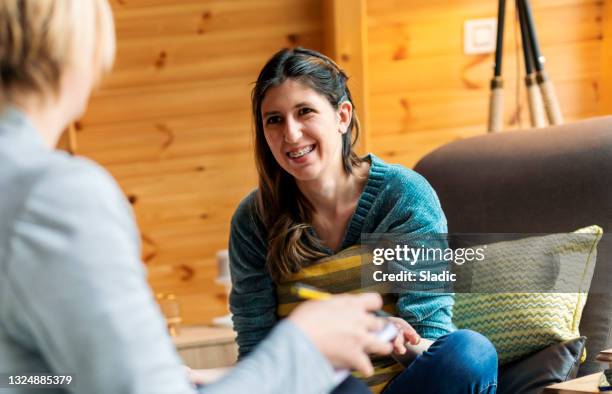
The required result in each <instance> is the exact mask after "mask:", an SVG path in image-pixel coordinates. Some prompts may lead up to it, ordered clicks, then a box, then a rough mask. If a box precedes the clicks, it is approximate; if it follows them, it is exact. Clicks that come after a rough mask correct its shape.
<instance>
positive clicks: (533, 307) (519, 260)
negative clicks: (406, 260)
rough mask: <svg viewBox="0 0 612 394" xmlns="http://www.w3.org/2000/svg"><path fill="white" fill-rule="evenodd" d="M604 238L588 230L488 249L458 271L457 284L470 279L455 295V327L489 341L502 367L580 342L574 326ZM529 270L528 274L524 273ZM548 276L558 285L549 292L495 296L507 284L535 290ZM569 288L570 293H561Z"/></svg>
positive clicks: (599, 232) (597, 231)
mask: <svg viewBox="0 0 612 394" xmlns="http://www.w3.org/2000/svg"><path fill="white" fill-rule="evenodd" d="M602 233H603V231H602V229H601V228H600V227H598V226H590V227H586V228H583V229H580V230H577V231H576V232H574V233H571V234H551V235H546V236H540V237H530V238H525V239H521V240H518V241H507V242H499V243H494V244H489V245H487V248H486V253H485V255H486V259H485V261H483V262H482V263H473V262H472V263H466V264H465V265H464V266H461V267H456V268H457V271H459V272H458V280H459V281H461V280H465V278H469V279H468V280H466V281H465V282H467V286H466V283H458V286H459V287H461V288H462V292H458V293H457V294H456V298H455V306H454V310H453V322H454V323H455V325H456V326H457V327H459V328H469V329H472V330H474V331H477V332H480V333H481V334H483V335H485V336H486V337H487V338H489V340H490V341H491V342H492V343H493V344H494V345H495V347H496V349H497V352H498V356H499V362H500V364H505V363H508V362H510V361H513V360H516V359H519V358H521V357H523V356H525V355H527V354H530V353H533V352H536V351H538V350H540V349H543V348H545V347H547V346H549V345H551V344H553V343H556V342H561V341H565V340H568V339H573V338H577V337H579V336H580V334H579V332H578V326H579V324H580V317H581V315H582V310H583V308H584V304H585V303H586V298H587V294H588V290H589V287H590V283H591V278H592V276H593V270H594V267H595V259H596V253H597V252H596V248H597V243H598V242H599V240H600V239H601V236H602ZM575 234H580V235H575ZM475 248H476V247H475ZM527 265H529V267H530V268H529V273H526V272H525V271H526V270H525V267H526V266H527ZM551 273H552V275H551ZM551 276H555V277H556V281H557V282H562V283H561V284H558V283H557V285H558V287H553V288H552V290H551V289H549V291H547V292H531V291H533V290H524V292H512V293H510V292H506V293H500V292H499V290H498V289H500V288H503V289H508V288H509V287H508V284H509V283H512V284H513V285H514V284H516V285H517V286H516V288H517V289H521V285H524V286H523V287H522V288H523V289H527V288H529V289H532V288H533V289H536V288H538V287H537V281H538V280H542V278H544V280H548V279H547V278H550V277H551ZM560 277H562V278H563V280H561V281H560V280H559V278H560ZM510 287H512V286H510ZM570 288H571V289H574V290H573V292H561V291H562V290H563V289H570ZM557 290H559V292H556V291H557ZM504 291H505V290H504ZM525 291H530V292H525Z"/></svg>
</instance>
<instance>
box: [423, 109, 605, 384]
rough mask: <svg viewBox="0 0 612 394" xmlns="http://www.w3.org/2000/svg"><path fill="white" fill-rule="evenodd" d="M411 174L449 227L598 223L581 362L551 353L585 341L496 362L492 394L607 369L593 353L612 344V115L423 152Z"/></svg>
mask: <svg viewBox="0 0 612 394" xmlns="http://www.w3.org/2000/svg"><path fill="white" fill-rule="evenodd" d="M415 170H416V171H417V172H419V173H420V174H422V175H423V176H424V177H425V178H426V179H427V180H428V181H429V182H430V183H431V185H432V186H433V188H434V189H435V190H436V192H437V193H438V196H439V198H440V201H441V204H442V208H443V210H444V212H445V213H446V216H447V219H448V228H449V233H564V232H565V233H567V232H571V231H573V230H576V229H578V228H581V227H586V226H589V225H592V224H597V225H599V226H600V227H602V228H603V231H604V235H603V238H602V240H601V242H600V244H599V247H598V251H597V261H596V267H595V271H594V276H593V280H592V283H591V287H590V291H589V295H588V299H587V303H586V306H585V309H584V311H583V314H582V319H581V321H580V326H579V327H580V335H582V336H584V337H586V349H587V359H586V361H585V362H584V363H582V364H579V363H576V366H575V367H574V368H572V369H571V371H558V369H559V368H560V365H561V364H560V361H556V358H562V357H564V355H565V356H567V354H566V353H568V352H580V353H581V352H582V347H581V346H582V344H583V343H584V342H583V341H584V339H582V340H581V339H577V340H576V341H573V343H568V344H558V345H552V346H550V347H549V348H546V349H543V350H542V351H541V352H539V354H533V355H530V356H529V357H525V359H524V360H519V361H517V362H515V363H513V364H512V365H511V366H504V367H502V368H500V375H499V387H498V391H499V392H501V393H505V392H508V393H510V392H528V393H532V392H533V393H537V392H540V391H541V389H542V388H543V387H545V386H546V385H548V384H552V383H555V382H559V381H563V380H566V379H569V378H573V377H574V376H576V375H578V376H583V375H586V374H590V373H594V372H597V371H601V370H603V369H604V367H605V365H604V364H602V363H599V362H597V361H596V360H595V356H596V355H597V353H598V352H599V351H601V350H603V349H606V348H612V247H611V245H612V242H611V238H612V234H608V232H612V117H602V118H594V119H589V120H584V121H580V122H576V123H571V124H565V125H559V126H551V127H547V128H543V129H538V130H535V129H530V130H520V131H507V132H502V133H496V134H485V135H482V136H477V137H473V138H469V139H464V140H458V141H454V142H451V143H448V144H446V145H444V146H442V147H440V148H438V149H436V150H435V151H433V152H431V153H429V154H428V155H426V156H425V157H423V158H422V159H421V160H420V161H419V162H418V163H417V165H416V166H415ZM570 342H571V341H570ZM578 364H579V365H578ZM542 375H546V376H544V377H543V376H542ZM521 380H523V381H521Z"/></svg>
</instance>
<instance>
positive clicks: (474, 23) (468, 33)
mask: <svg viewBox="0 0 612 394" xmlns="http://www.w3.org/2000/svg"><path fill="white" fill-rule="evenodd" d="M496 38H497V19H496V18H484V19H470V20H467V21H465V23H464V25H463V52H464V53H465V54H466V55H476V54H481V53H493V52H495V41H496Z"/></svg>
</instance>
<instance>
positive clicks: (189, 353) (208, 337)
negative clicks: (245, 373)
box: [172, 326, 238, 369]
mask: <svg viewBox="0 0 612 394" xmlns="http://www.w3.org/2000/svg"><path fill="white" fill-rule="evenodd" d="M235 339H236V333H235V332H234V330H232V329H231V328H218V327H207V326H182V327H181V328H180V331H179V335H178V336H176V337H173V338H172V341H173V342H174V346H176V349H177V350H178V353H179V356H181V358H182V359H183V361H184V362H185V365H187V366H188V367H190V368H192V369H205V368H218V367H227V366H230V365H234V364H235V363H236V358H237V355H238V347H237V345H236V341H235Z"/></svg>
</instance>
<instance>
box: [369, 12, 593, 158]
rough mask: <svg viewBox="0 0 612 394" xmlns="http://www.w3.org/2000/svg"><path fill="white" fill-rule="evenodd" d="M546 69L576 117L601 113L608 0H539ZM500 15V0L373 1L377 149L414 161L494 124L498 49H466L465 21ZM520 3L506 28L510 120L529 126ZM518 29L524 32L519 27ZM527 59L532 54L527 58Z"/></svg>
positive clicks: (372, 133)
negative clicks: (491, 106)
mask: <svg viewBox="0 0 612 394" xmlns="http://www.w3.org/2000/svg"><path fill="white" fill-rule="evenodd" d="M530 3H531V5H532V11H533V16H534V19H535V23H536V30H537V33H538V37H539V40H540V46H541V50H542V53H543V54H544V56H545V57H546V59H547V62H546V70H547V72H548V74H549V76H550V77H551V79H552V81H553V83H554V86H555V88H556V91H557V94H558V98H559V101H560V105H561V109H562V112H563V114H564V116H565V119H566V121H571V120H576V119H581V118H586V117H590V116H594V115H597V114H598V113H599V107H598V106H599V95H600V93H599V90H600V89H599V76H600V73H601V45H602V14H603V4H604V2H603V1H602V0H531V1H530ZM496 16H497V1H490V0H462V1H455V2H450V3H449V2H448V1H444V0H427V1H417V0H413V1H395V0H378V1H368V23H369V28H368V51H369V74H368V81H369V89H370V97H369V109H370V113H369V119H370V125H371V130H369V141H371V143H370V146H369V147H368V148H369V150H371V151H374V152H376V153H378V154H379V155H380V156H381V157H382V158H384V159H387V160H389V161H393V162H399V163H402V164H404V165H406V166H409V167H411V166H413V165H414V164H415V163H416V162H417V161H418V159H419V158H421V157H422V156H423V155H424V154H426V153H427V152H429V151H431V150H432V149H434V148H436V147H437V146H440V145H443V144H444V143H446V142H448V141H452V140H455V139H460V138H465V137H468V136H473V135H477V134H483V133H484V132H485V129H486V120H487V106H488V92H489V81H490V79H491V77H492V75H493V68H492V65H493V55H488V54H487V55H464V54H463V23H464V22H465V21H466V20H468V19H479V18H489V17H496ZM514 16H515V12H514V2H513V1H508V2H507V10H506V26H505V27H506V28H505V34H504V41H505V42H504V59H503V76H504V79H505V87H504V91H505V103H506V105H505V109H506V111H505V126H506V128H507V129H516V128H519V127H520V126H521V125H522V126H523V127H527V126H528V125H529V114H528V112H527V111H528V109H527V107H526V96H525V95H524V93H525V89H524V85H523V82H522V79H521V80H520V81H519V82H520V101H519V103H518V105H517V102H516V92H517V89H516V82H517V73H516V70H517V67H518V69H519V70H520V75H521V77H520V78H522V75H524V66H523V65H522V64H520V65H517V59H519V58H522V53H521V52H520V51H519V55H520V57H519V58H517V56H516V54H517V52H516V48H515V46H516V40H515V37H518V38H519V40H520V29H519V27H518V24H516V25H515V23H514V20H515V19H514ZM515 28H516V32H515ZM521 61H522V60H521Z"/></svg>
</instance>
